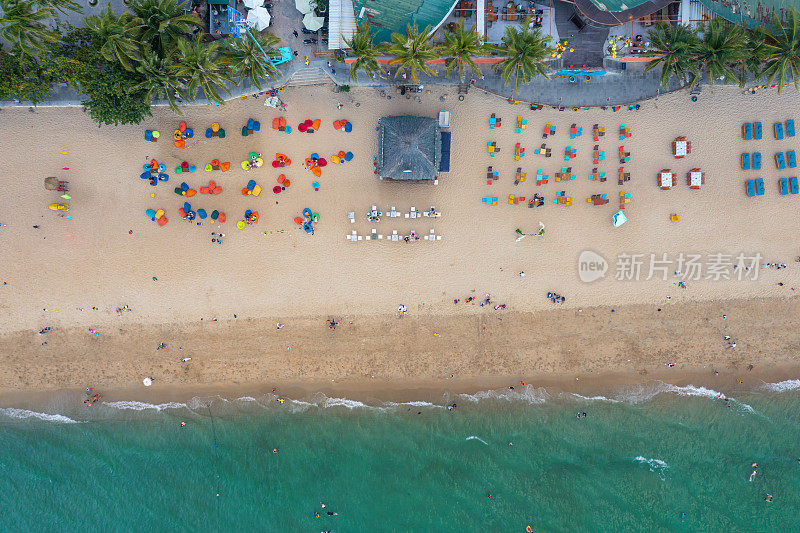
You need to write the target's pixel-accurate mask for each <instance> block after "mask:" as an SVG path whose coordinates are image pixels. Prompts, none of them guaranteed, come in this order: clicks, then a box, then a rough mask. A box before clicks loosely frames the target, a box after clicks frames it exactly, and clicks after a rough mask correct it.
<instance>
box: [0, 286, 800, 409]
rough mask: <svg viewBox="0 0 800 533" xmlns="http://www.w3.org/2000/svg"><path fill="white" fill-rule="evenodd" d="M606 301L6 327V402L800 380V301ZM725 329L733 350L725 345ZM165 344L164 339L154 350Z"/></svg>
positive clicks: (721, 385) (0, 362) (407, 395)
mask: <svg viewBox="0 0 800 533" xmlns="http://www.w3.org/2000/svg"><path fill="white" fill-rule="evenodd" d="M611 309H612V308H610V307H596V308H587V309H582V310H577V309H555V310H551V311H544V312H536V313H520V312H513V311H510V312H492V311H487V312H485V313H481V314H478V315H475V314H466V315H465V314H461V315H452V316H435V315H431V316H425V315H422V316H413V317H412V316H406V317H405V318H403V319H398V318H395V317H389V318H387V317H379V316H377V317H376V316H371V317H367V316H361V317H350V318H349V319H344V320H342V319H340V320H341V322H342V325H340V326H339V327H338V328H337V329H336V330H335V331H330V330H328V328H327V326H326V323H325V318H324V317H318V318H298V319H287V320H286V323H285V327H284V328H282V329H280V330H278V329H276V328H275V325H274V324H275V322H274V321H273V320H271V319H244V320H241V319H240V320H222V321H217V322H213V323H209V322H200V323H196V324H182V325H181V324H173V325H167V326H142V325H125V326H122V327H120V328H118V331H117V332H115V333H104V334H103V335H102V336H100V337H96V338H92V339H91V341H90V342H87V336H89V337H90V338H91V337H92V336H91V335H88V334H87V333H86V332H84V331H83V328H72V329H58V328H56V329H54V330H52V331H50V332H49V333H47V334H46V335H39V334H38V333H36V332H30V331H28V332H17V333H14V334H10V335H4V336H2V337H0V344H2V345H5V346H18V347H19V351H16V352H15V353H9V352H4V353H3V354H0V368H2V370H0V405H4V406H5V405H8V406H12V405H13V406H14V407H24V406H25V405H32V406H33V405H40V404H41V403H42V402H43V401H44V400H45V399H46V398H50V397H52V396H54V395H56V396H58V395H65V396H69V397H73V396H76V395H77V396H81V395H82V391H83V388H84V387H87V386H92V387H94V389H95V390H96V391H98V392H100V393H102V394H103V395H104V400H106V401H122V400H128V401H142V402H147V403H151V404H160V403H166V402H178V401H182V402H186V401H188V400H190V399H191V398H194V397H209V396H222V397H223V398H228V399H233V398H238V397H242V396H253V395H264V394H270V393H271V391H272V389H276V394H277V395H283V396H286V397H288V398H294V399H307V398H311V397H313V396H314V395H315V394H319V393H322V394H324V395H325V396H327V397H329V398H347V399H351V400H356V401H362V402H364V403H370V402H375V401H377V402H389V401H396V402H397V401H403V402H407V401H429V402H432V403H436V402H437V401H438V402H441V401H443V398H446V397H447V396H448V395H450V396H452V395H456V394H474V393H476V392H479V391H486V390H495V391H497V390H502V389H507V388H508V387H509V386H519V384H520V383H521V382H524V383H525V384H527V385H531V386H533V387H536V388H538V387H544V388H545V389H548V390H550V389H552V390H555V391H561V392H565V393H575V394H579V395H581V396H585V397H593V396H598V395H600V396H607V395H610V394H614V393H615V392H619V391H620V390H623V389H625V388H632V387H636V386H639V385H640V384H642V383H647V382H653V381H662V382H664V383H668V384H672V385H676V386H686V385H694V386H696V387H709V388H711V389H714V390H718V391H723V392H724V393H725V394H731V393H735V392H736V391H743V390H753V389H754V388H757V387H759V386H760V385H761V384H762V383H764V382H767V383H774V382H779V381H783V380H786V379H796V378H797V377H798V376H800V364H798V362H797V361H796V360H795V359H794V358H793V355H792V354H793V352H794V351H796V347H797V346H799V345H800V332H797V331H793V330H791V329H789V328H782V326H781V325H780V324H786V325H788V324H790V323H791V322H792V320H793V318H792V317H795V316H798V313H800V302H798V301H797V300H784V299H764V300H739V301H724V302H695V303H683V304H673V305H670V306H665V307H663V308H661V309H662V310H661V311H657V310H656V309H657V308H656V307H655V306H652V305H631V306H622V307H614V308H613V309H614V312H613V313H612V312H611ZM722 314H726V316H727V318H726V319H725V320H724V321H723V319H722V318H721V317H722ZM633 317H636V320H635V321H634V320H631V319H632V318H633ZM351 322H352V323H351ZM774 330H783V331H785V334H783V335H780V336H777V335H770V334H769V332H770V331H774ZM254 332H257V333H255V334H254ZM643 332H646V334H643ZM725 334H728V335H731V336H732V337H733V339H734V340H735V341H736V342H737V347H736V348H733V349H731V348H727V343H726V341H724V340H723V335H725ZM43 338H46V339H47V341H48V344H47V345H46V346H42V345H40V342H39V341H41V340H42V339H43ZM159 342H164V343H166V345H167V347H166V348H165V349H164V350H156V349H155V347H156V346H157V345H158V343H159ZM287 346H288V347H289V348H291V349H289V350H287V349H286V347H287ZM411 346H414V348H413V349H412V348H411ZM178 348H181V349H180V350H179V349H178ZM183 357H191V358H192V360H191V361H190V362H188V363H181V362H180V359H181V358H183ZM667 363H674V366H673V367H668V366H667ZM751 365H752V367H751ZM715 371H716V372H718V375H715V374H714V372H715ZM451 374H452V375H453V377H452V378H451V377H450V375H451ZM144 377H152V378H153V379H154V384H153V386H152V387H150V388H146V387H144V386H143V385H142V384H141V380H142V378H144ZM576 378H577V379H576ZM739 379H741V380H742V383H739V382H738V380H739ZM20 402H21V403H20Z"/></svg>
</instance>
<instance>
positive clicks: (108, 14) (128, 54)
mask: <svg viewBox="0 0 800 533" xmlns="http://www.w3.org/2000/svg"><path fill="white" fill-rule="evenodd" d="M84 23H85V24H86V27H87V28H89V30H90V31H91V32H92V33H94V34H95V35H96V36H97V38H98V39H99V40H100V42H101V43H102V44H101V47H100V53H101V54H102V56H103V57H104V58H105V59H106V61H109V62H111V63H113V62H114V61H119V62H120V64H121V65H122V66H123V67H125V69H126V70H133V65H132V61H136V60H138V59H139V44H140V43H139V41H137V40H136V38H137V36H138V34H139V31H140V28H141V26H142V20H141V19H140V18H138V17H134V16H132V15H131V14H130V13H123V14H121V15H120V16H116V15H115V14H114V12H113V11H111V5H110V4H109V6H108V9H107V10H105V11H102V12H101V13H100V16H99V17H98V16H91V17H86V18H85V19H84Z"/></svg>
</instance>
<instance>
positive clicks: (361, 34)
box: [344, 20, 381, 81]
mask: <svg viewBox="0 0 800 533" xmlns="http://www.w3.org/2000/svg"><path fill="white" fill-rule="evenodd" d="M373 39H374V35H373V34H372V33H371V32H370V27H369V23H368V22H367V21H366V20H365V21H362V22H361V25H360V26H359V27H358V31H357V32H355V33H354V34H353V35H352V36H351V37H350V39H348V38H347V37H345V38H344V42H345V43H346V44H347V46H348V47H349V48H350V53H351V54H353V56H354V57H355V58H356V60H355V61H353V62H352V63H350V81H356V79H357V78H358V71H359V70H363V71H364V74H366V75H367V77H368V78H369V79H370V80H374V79H375V76H376V75H377V74H378V73H379V72H380V71H381V68H380V67H379V66H378V56H380V55H381V48H380V47H379V46H377V45H376V44H375V42H374V41H373Z"/></svg>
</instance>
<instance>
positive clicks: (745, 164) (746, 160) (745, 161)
mask: <svg viewBox="0 0 800 533" xmlns="http://www.w3.org/2000/svg"><path fill="white" fill-rule="evenodd" d="M742 170H750V154H748V153H747V152H745V153H743V154H742Z"/></svg>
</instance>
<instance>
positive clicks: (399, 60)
mask: <svg viewBox="0 0 800 533" xmlns="http://www.w3.org/2000/svg"><path fill="white" fill-rule="evenodd" d="M385 51H386V53H387V54H389V55H392V56H394V57H393V58H392V59H390V60H389V64H390V65H400V67H401V68H402V69H403V71H407V72H408V74H409V75H410V76H411V79H412V80H413V81H414V83H417V72H418V71H419V72H423V73H425V74H427V75H428V76H436V72H434V71H433V69H432V68H431V67H429V66H428V63H427V62H428V61H432V60H434V59H437V58H438V57H439V56H438V54H437V53H436V47H435V46H434V45H433V43H432V42H431V38H430V26H426V27H425V30H423V32H422V33H420V32H419V30H418V29H417V27H416V26H411V24H408V25H406V34H405V35H401V34H399V33H393V34H392V42H391V44H389V45H388V46H387V47H386V49H385ZM397 74H398V75H399V74H400V69H398V70H397Z"/></svg>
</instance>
